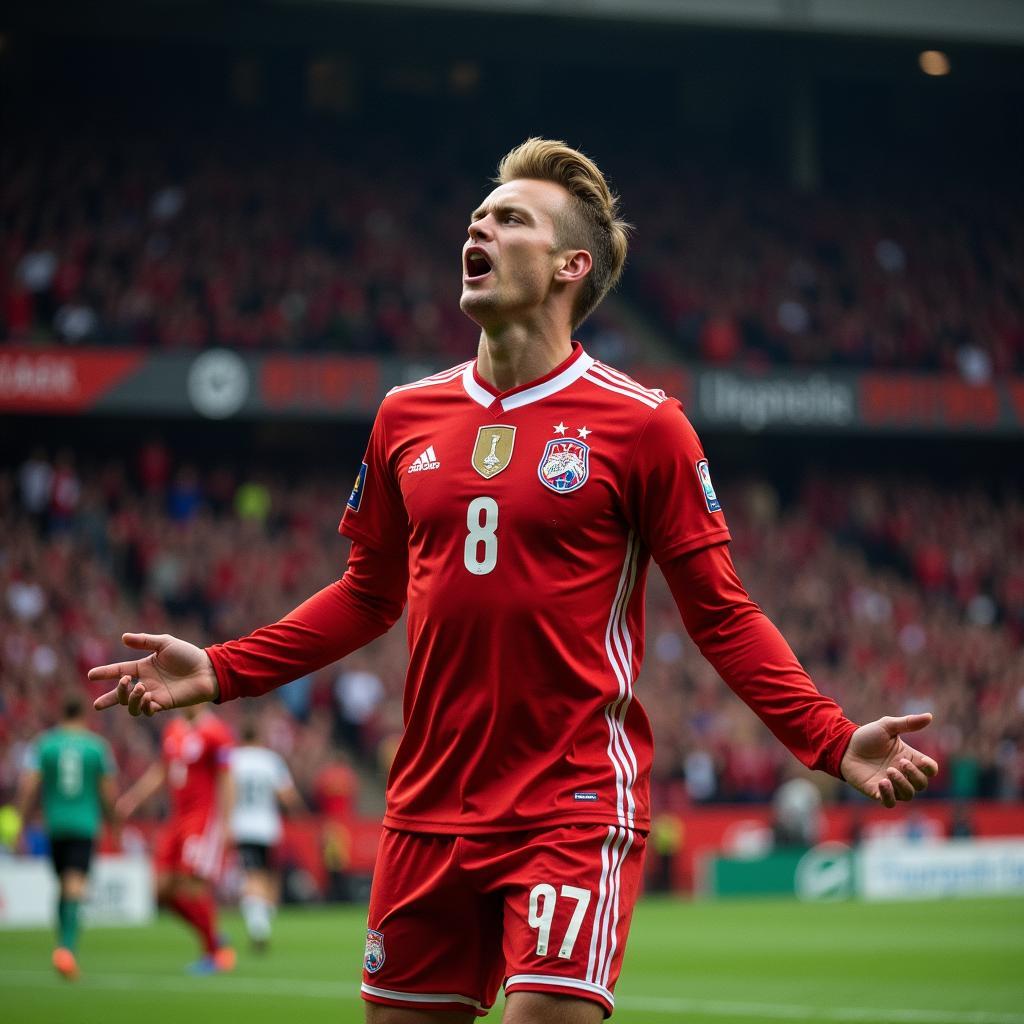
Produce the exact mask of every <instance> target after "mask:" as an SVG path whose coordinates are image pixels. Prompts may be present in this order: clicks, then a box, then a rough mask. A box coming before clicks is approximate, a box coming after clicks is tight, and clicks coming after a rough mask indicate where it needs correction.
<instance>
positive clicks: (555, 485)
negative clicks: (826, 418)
mask: <svg viewBox="0 0 1024 1024" xmlns="http://www.w3.org/2000/svg"><path fill="white" fill-rule="evenodd" d="M340 529H341V532H342V533H344V534H346V535H347V536H349V537H352V538H353V539H355V540H358V541H360V542H362V543H365V544H367V545H369V546H370V547H372V548H375V549H377V550H385V551H387V550H396V549H398V550H401V549H405V548H406V547H407V548H408V553H409V588H408V635H409V650H410V660H409V672H408V678H407V682H406V690H405V707H404V712H405V725H406V731H405V735H404V737H403V739H402V742H401V744H400V746H399V749H398V752H397V755H396V757H395V761H394V764H393V767H392V770H391V776H390V779H389V782H388V811H387V814H386V816H385V819H384V820H385V823H386V824H387V825H389V826H391V827H392V828H398V829H402V828H405V829H412V830H417V831H433V832H454V833H468V832H493V831H496V830H501V829H522V828H534V827H538V826H545V827H554V826H557V825H560V824H569V823H573V822H590V823H601V824H609V825H624V826H627V827H630V828H638V829H647V828H648V827H649V818H650V811H649V799H648V776H649V773H650V767H651V758H652V751H653V743H652V736H651V729H650V724H649V722H648V720H647V716H646V714H645V713H644V710H643V708H642V707H641V706H640V704H639V702H638V701H637V700H636V699H635V696H634V693H633V683H634V681H635V680H636V677H637V673H638V672H639V669H640V663H641V660H642V658H643V644H644V586H645V582H646V576H647V567H648V564H649V561H650V558H651V557H652V556H653V557H654V558H655V559H657V560H658V561H665V560H668V559H671V558H673V557H675V556H678V555H681V554H683V553H685V552H689V551H694V550H697V549H699V548H701V547H705V546H708V545H711V544H716V543H720V542H722V541H725V540H728V538H729V532H728V529H727V527H726V524H725V521H724V518H723V514H722V511H721V507H720V505H719V502H718V499H717V497H716V496H715V491H714V488H713V487H712V484H711V478H710V475H709V474H708V470H707V462H706V460H705V458H704V453H703V451H702V450H701V446H700V442H699V440H698V438H697V435H696V434H695V433H694V431H693V428H692V427H691V426H690V424H689V422H688V420H687V419H686V417H685V416H684V415H683V411H682V408H681V406H680V405H679V403H678V402H677V401H675V400H674V399H670V398H666V396H665V394H664V393H663V392H661V391H652V390H650V389H648V388H645V387H641V386H640V385H639V384H637V383H636V382H635V381H633V380H631V379H630V378H629V377H627V376H625V375H624V374H622V373H620V372H618V371H616V370H613V369H611V368H610V367H607V366H604V365H603V364H602V363H600V362H596V361H595V360H594V359H592V358H591V357H590V356H588V355H587V354H586V353H585V352H584V351H583V349H582V348H581V347H580V346H579V345H578V344H574V345H573V352H572V355H571V356H570V357H569V359H567V360H566V361H565V362H564V363H562V364H561V365H560V366H558V367H556V368H555V369H554V370H553V371H552V372H551V373H550V374H548V375H547V376H546V377H543V378H541V379H540V380H538V381H534V382H533V383H531V384H529V385H526V386H523V387H519V388H515V389H513V390H512V391H508V392H505V393H504V394H499V393H497V392H496V391H495V390H494V388H493V387H491V386H490V385H489V384H488V383H487V382H485V381H484V380H483V379H482V378H481V377H480V376H479V374H478V373H477V372H476V364H475V362H469V363H465V364H463V365H461V366H457V367H453V368H452V369H450V370H447V371H444V372H442V373H438V374H435V375H434V376H432V377H428V378H426V379H425V380H422V381H418V382H416V383H414V384H408V385H405V386H404V387H399V388H395V389H394V390H393V391H391V392H390V393H389V394H388V395H387V397H386V398H385V399H384V401H383V403H382V404H381V407H380V410H379V412H378V415H377V419H376V422H375V423H374V427H373V432H372V434H371V437H370V443H369V447H368V450H367V454H366V461H365V463H364V464H363V467H362V468H361V470H360V473H359V477H358V479H357V481H356V486H355V488H354V489H353V492H352V496H351V497H350V499H349V503H348V508H347V509H346V511H345V515H344V517H343V519H342V521H341V526H340Z"/></svg>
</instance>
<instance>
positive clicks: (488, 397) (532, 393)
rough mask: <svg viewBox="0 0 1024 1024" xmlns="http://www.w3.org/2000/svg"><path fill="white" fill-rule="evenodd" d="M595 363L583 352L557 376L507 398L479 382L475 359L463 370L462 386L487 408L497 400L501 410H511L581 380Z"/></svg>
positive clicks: (536, 400) (537, 400) (475, 400)
mask: <svg viewBox="0 0 1024 1024" xmlns="http://www.w3.org/2000/svg"><path fill="white" fill-rule="evenodd" d="M593 365H594V360H593V359H592V358H591V357H590V356H588V355H587V353H586V352H581V353H580V355H579V357H578V358H577V359H575V360H574V361H573V363H572V365H570V366H567V367H566V368H565V369H564V370H563V371H562V372H561V373H560V374H558V376H557V377H552V378H551V380H546V381H544V383H543V384H537V385H535V386H534V387H532V388H527V389H526V390H525V391H517V392H516V393H515V394H514V395H509V396H508V397H506V398H498V397H497V396H495V395H492V394H491V393H490V391H488V390H487V389H486V388H483V387H481V386H480V385H479V384H478V383H477V381H476V378H475V377H474V376H473V370H474V368H475V367H476V362H475V361H474V362H472V363H469V364H468V365H467V366H466V369H465V370H463V371H462V386H463V387H464V388H465V389H466V394H467V395H469V397H470V398H472V399H473V401H474V402H476V403H477V404H478V405H482V406H483V407H484V408H485V409H489V408H490V407H491V406H492V405H493V404H494V403H495V402H497V403H498V405H499V406H500V411H501V412H511V411H512V410H513V409H519V408H521V407H522V406H524V405H530V404H531V403H532V402H539V401H540V400H541V399H542V398H548V397H549V396H551V395H554V394H556V393H557V392H559V391H561V390H562V389H563V388H567V387H568V386H569V385H570V384H572V383H574V382H575V381H577V380H579V379H580V377H582V376H583V374H585V373H586V372H587V370H589V369H590V368H591V366H593Z"/></svg>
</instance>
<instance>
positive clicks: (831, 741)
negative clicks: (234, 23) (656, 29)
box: [90, 139, 937, 1024]
mask: <svg viewBox="0 0 1024 1024" xmlns="http://www.w3.org/2000/svg"><path fill="white" fill-rule="evenodd" d="M497 181H498V186H497V188H495V189H494V190H493V191H492V192H491V193H490V195H488V196H487V197H486V198H485V200H484V201H483V203H481V205H480V206H479V207H478V208H477V209H476V210H475V211H474V212H473V213H472V215H471V217H470V222H469V225H468V231H467V234H468V238H467V239H466V242H465V244H464V246H463V250H462V301H461V306H462V310H463V312H464V313H466V315H467V316H469V317H470V318H471V319H472V320H473V321H474V322H475V323H476V324H477V325H478V326H479V327H480V341H479V346H478V350H477V357H476V359H475V360H471V361H469V362H466V363H464V364H462V365H460V366H456V367H452V368H451V369H450V370H447V371H443V372H441V373H438V374H435V375H434V376H432V377H428V378H425V379H424V380H421V381H417V382H415V383H412V384H408V385H405V386H403V387H398V388H395V389H394V390H393V391H391V392H390V393H389V394H388V396H387V397H386V398H385V399H384V401H383V403H382V404H381V407H380V410H379V412H378V414H377V419H376V422H375V424H374V427H373V431H372V433H371V435H370V442H369V447H368V450H367V454H366V460H365V462H364V463H363V465H362V468H361V469H360V471H359V474H358V477H357V479H356V484H355V487H354V488H353V490H352V494H351V496H350V498H349V501H348V507H347V509H346V511H345V514H344V518H343V519H342V522H341V527H340V528H341V532H342V533H344V534H345V535H347V536H348V537H349V538H351V540H352V549H351V553H350V556H349V563H348V569H347V571H346V573H345V576H344V577H343V578H342V579H341V580H340V581H338V582H337V583H335V584H333V585H332V586H330V587H327V588H325V589H324V590H322V591H321V592H320V593H319V594H316V595H314V596H313V597H312V598H310V600H308V601H307V602H306V603H305V604H303V605H301V606H300V607H299V608H297V609H296V610H295V611H294V612H292V613H291V614H290V615H288V616H286V617H285V618H284V619H282V620H281V621H280V622H278V623H276V624H273V625H271V626H266V627H264V628H262V629H259V630H257V631H256V632H254V633H252V634H250V635H249V636H247V637H245V638H243V639H241V640H237V641H232V642H230V643H226V644H219V645H214V646H212V647H210V648H208V649H207V650H206V651H203V650H200V649H199V648H197V647H195V646H193V645H192V644H188V643H186V642H185V641H183V640H179V639H177V638H175V637H170V636H166V635H165V636H150V635H147V634H134V633H129V634H126V635H125V637H124V639H125V643H126V644H127V645H128V646H130V647H133V648H135V649H137V650H142V651H148V652H151V653H150V654H149V655H148V656H147V657H144V658H142V659H140V660H137V661H127V662H122V663H120V664H114V665H106V666H102V667H99V668H96V669H93V670H92V671H91V672H90V678H91V679H107V680H111V681H116V686H115V688H114V689H113V690H111V691H110V692H109V693H107V694H105V695H103V696H102V697H100V698H99V699H98V700H97V702H96V707H97V708H98V709H103V708H107V707H112V706H114V705H115V704H124V705H127V707H128V710H129V712H130V713H131V714H135V715H138V714H146V715H152V714H156V713H158V712H160V711H165V710H168V709H170V708H173V707H178V706H181V705H184V704H194V703H198V702H201V701H208V700H230V699H232V698H234V697H238V696H243V695H255V694H259V693H264V692H266V691H268V690H270V689H271V688H273V687H275V686H279V685H281V684H282V683H285V682H287V681H288V680H290V679H294V678H297V677H298V676H301V675H305V674H307V673H309V672H312V671H315V670H316V669H317V668H319V667H320V666H322V665H325V664H328V663H330V662H332V661H335V660H337V659H338V658H341V657H344V656H345V655H346V654H349V653H350V652H351V651H353V650H355V649H357V648H359V647H361V646H362V645H364V644H366V643H368V642H369V641H370V640H372V639H373V638H374V637H376V636H379V635H380V634H381V633H383V632H384V631H386V630H387V629H389V628H390V627H391V626H392V625H393V624H394V622H395V621H396V620H397V619H398V617H399V616H400V614H401V612H402V609H403V607H404V606H405V604H406V603H407V602H408V627H407V628H408V637H409V646H410V661H409V671H408V676H407V679H406V691H405V705H404V710H405V733H404V736H403V738H402V741H401V744H400V746H399V748H398V751H397V752H396V755H395V759H394V763H393V765H392V768H391V772H390V776H389V779H388V794H387V799H388V807H387V813H386V815H385V818H384V825H385V828H384V832H383V834H382V837H381V843H380V847H379V850H378V856H377V865H376V870H375V871H374V876H373V889H372V893H371V896H370V908H369V929H368V932H367V939H366V949H365V954H364V974H363V985H362V993H363V998H364V999H365V1000H367V1003H368V1006H367V1009H366V1017H367V1020H368V1021H370V1022H371V1024H422V1022H423V1021H427V1020H433V1021H436V1022H438V1024H440V1022H444V1024H463V1022H467V1021H469V1020H471V1019H472V1018H473V1016H474V1015H478V1014H482V1013H484V1012H486V1010H487V1008H488V1007H489V1006H490V1005H491V1004H492V1003H493V1001H494V998H495V996H496V995H497V991H498V989H499V987H500V986H501V984H502V982H503V981H504V986H505V991H506V993H507V995H508V999H507V1002H506V1007H505V1014H504V1020H505V1022H506V1024H596V1022H598V1021H600V1020H601V1019H602V1018H603V1017H604V1016H608V1015H609V1014H611V1012H612V1011H613V1009H614V987H615V983H616V980H617V978H618V974H619V971H620V969H621V964H622V957H623V953H624V950H625V945H626V938H627V934H628V930H629V923H630V918H631V915H632V909H633V905H634V902H635V900H636V898H637V894H638V892H639V887H640V878H641V871H642V865H643V855H644V848H645V843H646V836H647V833H648V831H649V829H650V794H649V784H648V779H649V775H650V770H651V762H652V757H653V738H652V732H651V727H650V723H649V721H648V719H647V716H646V714H645V712H644V710H643V708H642V707H641V706H640V704H639V703H638V701H637V700H636V699H634V694H633V684H634V681H635V680H636V677H637V674H638V672H639V669H640V663H641V661H642V658H643V644H644V588H645V581H646V574H647V570H648V567H649V564H650V560H651V558H652V557H653V558H654V559H655V560H656V561H657V563H658V564H659V565H660V567H661V569H662V572H663V573H664V575H665V577H666V579H667V580H668V583H669V585H670V587H671V589H672V593H673V596H674V597H675V600H676V604H677V606H678V608H679V612H680V614H681V616H682V619H683V622H684V624H685V626H686V628H687V630H688V631H689V633H690V635H691V636H692V637H693V638H694V640H695V642H696V643H697V645H698V647H699V648H700V650H701V652H702V653H703V654H704V656H705V657H706V658H707V659H708V660H709V661H710V662H711V664H712V665H713V666H714V667H715V669H716V670H717V671H718V673H719V675H721V676H722V678H723V679H724V680H725V681H726V682H727V683H728V684H729V686H730V687H732V689H733V690H734V691H736V693H737V694H739V696H741V697H742V698H743V699H744V700H745V701H746V702H747V703H748V704H749V705H750V706H751V707H752V708H753V709H754V711H755V712H757V714H758V715H759V716H760V717H761V719H762V721H764V722H765V724H766V725H767V726H768V727H769V728H770V729H771V730H772V731H773V732H774V734H775V735H776V736H777V737H778V738H779V739H780V740H781V741H782V742H783V743H785V744H786V746H787V747H788V748H789V749H790V750H791V751H792V752H793V753H794V754H795V755H796V756H797V757H798V758H799V759H800V760H801V761H803V762H804V764H806V765H807V766H809V767H813V768H816V769H820V770H824V771H828V772H830V773H831V774H833V775H836V776H840V777H842V778H845V780H846V781H847V782H849V783H850V784H851V785H853V786H855V787H856V788H857V789H859V790H860V791H861V792H863V793H866V794H867V795H868V796H870V797H871V798H872V799H874V800H877V801H879V802H880V803H882V804H884V805H886V806H894V805H895V803H896V801H897V800H910V799H912V798H913V797H914V796H915V794H916V793H918V792H919V791H921V790H923V789H924V788H925V787H926V786H927V784H928V778H929V777H930V776H931V775H933V774H934V773H935V771H936V770H937V766H936V764H935V762H934V761H932V759H931V758H929V757H926V756H925V755H923V754H921V753H920V752H919V751H917V750H915V749H913V748H912V747H910V746H908V745H907V744H906V743H905V742H904V740H903V739H902V738H901V736H902V734H903V733H907V732H911V731H914V730H918V729H922V728H924V727H925V726H926V725H927V724H928V722H929V721H930V719H931V716H930V715H927V714H920V715H909V716H907V717H905V718H882V719H879V720H878V721H875V722H872V723H870V724H868V725H862V726H860V727H858V726H857V724H856V723H854V722H852V721H850V720H849V719H848V718H846V716H845V715H844V714H843V712H842V709H841V708H840V707H839V706H838V705H837V704H836V702H835V701H833V700H831V699H829V698H828V697H825V696H823V695H822V694H821V693H819V692H818V690H817V689H816V687H815V686H814V684H813V683H812V682H811V680H810V679H809V678H808V676H807V673H806V672H805V671H804V670H803V668H802V667H801V665H800V664H799V662H798V661H797V659H796V657H795V656H794V654H793V652H792V651H791V650H790V648H789V646H788V645H787V644H786V642H785V641H784V640H783V638H782V637H781V635H780V634H779V632H778V630H777V629H775V627H774V626H773V625H772V624H771V622H769V620H768V619H767V617H766V616H765V615H764V614H763V612H762V611H761V610H760V608H758V607H757V605H755V604H754V603H753V601H751V600H750V598H749V597H748V596H747V593H746V591H745V590H744V589H743V586H742V584H741V583H740V581H739V579H738V577H737V575H736V571H735V569H734V567H733V564H732V560H731V557H730V555H729V547H728V542H729V540H730V534H729V530H728V527H727V526H726V524H725V520H724V513H723V510H722V506H721V504H720V502H719V500H718V497H717V495H716V493H715V490H714V487H713V485H712V483H711V476H710V473H709V471H708V463H707V459H706V458H705V457H704V452H703V450H702V448H701V444H700V441H699V440H698V438H697V435H696V434H695V432H694V430H693V428H692V427H691V426H690V423H689V421H688V420H687V419H686V417H685V415H684V414H683V411H682V407H681V406H680V405H679V403H678V402H677V401H675V400H674V399H669V398H667V397H666V395H665V394H664V393H663V392H661V391H656V390H652V389H650V388H646V387H643V386H641V385H640V384H638V383H637V382H636V381H634V380H632V379H631V378H629V377H627V376H626V375H625V374H622V373H620V372H619V371H617V370H614V369H612V368H611V367H608V366H605V365H604V364H603V363H600V362H598V361H597V360H595V359H593V358H592V357H590V356H589V355H587V353H586V352H585V351H584V350H583V348H582V347H581V345H580V344H579V343H578V342H575V341H573V332H574V331H575V329H576V328H577V327H578V326H579V325H580V324H581V323H582V322H583V320H585V319H586V317H587V315H588V314H589V313H590V312H591V310H593V309H594V308H595V307H596V306H597V304H598V303H599V302H600V301H601V300H602V298H603V297H604V296H605V294H606V293H607V292H608V290H609V289H610V288H611V287H612V286H613V285H614V284H615V282H616V280H617V279H618V277H619V275H620V273H621V270H622V265H623V262H624V260H625V256H626V248H627V225H625V224H624V223H623V222H622V221H621V220H619V218H618V216H617V199H616V197H615V196H614V195H612V193H611V191H610V190H609V188H608V185H607V183H606V182H605V179H604V176H603V175H602V174H601V171H600V170H599V169H598V168H597V167H596V166H595V165H594V163H593V162H592V161H591V160H589V159H588V158H587V157H586V156H584V155H583V154H581V153H579V152H577V151H576V150H573V149H570V148H569V147H568V146H566V145H565V144H564V143H560V142H554V141H550V140H543V139H530V140H528V141H527V142H526V143H524V144H523V145H522V146H520V147H518V148H517V149H515V150H513V151H512V152H511V153H509V154H508V155H507V156H506V157H505V158H504V160H503V161H502V162H501V165H500V166H499V170H498V178H497ZM916 953H917V951H916V950H915V948H914V946H913V943H912V942H911V943H910V945H909V947H908V951H907V955H908V957H913V956H915V955H916Z"/></svg>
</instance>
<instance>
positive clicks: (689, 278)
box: [629, 174, 1024, 383]
mask: <svg viewBox="0 0 1024 1024" xmlns="http://www.w3.org/2000/svg"><path fill="white" fill-rule="evenodd" d="M666 181H667V179H666V177H665V176H664V175H661V176H655V177H652V178H650V180H648V181H647V182H646V183H645V184H644V186H643V187H636V186H635V185H634V186H633V187H632V188H631V190H630V193H629V198H630V207H631V213H632V214H633V216H634V217H635V219H636V220H637V223H638V224H640V225H641V226H642V229H643V230H642V232H641V234H640V237H639V239H638V244H637V245H636V247H635V255H634V260H633V281H634V284H635V288H634V292H635V295H636V297H637V298H639V299H640V300H641V301H642V302H643V304H644V305H645V306H647V307H649V308H650V311H651V312H653V313H654V314H656V315H657V316H658V317H659V318H660V320H661V322H662V327H663V329H665V330H666V331H667V333H668V334H669V336H670V337H671V339H672V342H673V344H674V346H675V348H676V351H677V352H678V354H679V355H681V356H683V357H685V358H688V359H697V360H702V361H704V362H708V363H717V364H726V365H730V366H735V365H737V364H742V365H748V366H752V367H759V366H770V365H777V364H783V365H802V366H837V367H872V368H889V369H921V370H943V371H947V372H953V373H959V374H960V375H962V376H963V377H964V378H965V379H966V380H968V381H970V382H972V383H985V382H987V381H989V380H991V379H992V377H993V376H995V375H999V374H1006V373H1012V372H1020V371H1021V370H1024V218H1022V217H1020V216H1019V206H1020V202H1019V196H1018V197H1016V198H1012V199H1009V200H1004V199H1003V198H1002V197H999V196H997V195H995V194H984V193H982V194H979V193H978V192H976V191H962V192H957V193H954V194H952V195H935V194H928V193H924V192H922V193H915V194H911V195H903V194H899V193H897V192H894V193H893V194H890V195H885V194H878V193H874V192H872V193H865V194H838V193H836V194H821V195H813V196H811V195H801V194H798V193H795V192H792V191H789V190H786V189H783V188H779V187H776V186H772V185H770V184H767V183H765V182H763V181H758V180H754V179H749V178H745V177H743V176H740V175H738V174H737V175H736V176H733V177H730V178H726V179H718V178H712V177H702V176H700V175H696V174H689V175H686V176H684V177H683V178H682V180H676V181H674V182H673V184H672V185H671V186H667V185H666ZM1015 209H1016V210H1017V211H1018V212H1017V213H1013V212H1010V211H1013V210H1015Z"/></svg>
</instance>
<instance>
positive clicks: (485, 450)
mask: <svg viewBox="0 0 1024 1024" xmlns="http://www.w3.org/2000/svg"><path fill="white" fill-rule="evenodd" d="M515 444H516V428H515V427H504V426H500V425H495V424H492V425H491V426H489V427H481V428H480V429H479V430H478V431H477V433H476V444H475V445H474V446H473V468H474V469H475V470H476V471H477V472H478V473H479V474H480V475H481V476H482V477H483V478H484V479H485V480H490V479H491V477H494V476H497V475H498V474H499V473H500V472H501V471H502V470H503V469H507V468H508V464H509V463H510V462H511V461H512V449H513V448H514V447H515Z"/></svg>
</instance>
